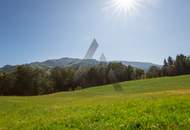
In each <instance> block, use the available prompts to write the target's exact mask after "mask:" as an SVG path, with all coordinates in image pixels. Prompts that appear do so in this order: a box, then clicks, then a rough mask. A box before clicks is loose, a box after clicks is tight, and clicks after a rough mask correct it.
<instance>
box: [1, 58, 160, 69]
mask: <svg viewBox="0 0 190 130" xmlns="http://www.w3.org/2000/svg"><path fill="white" fill-rule="evenodd" d="M114 62H121V63H123V64H124V65H131V66H133V67H137V68H141V69H144V70H145V71H147V70H148V68H149V67H150V66H153V65H154V66H158V67H161V66H160V65H157V64H153V63H146V62H129V61H114ZM99 63H100V61H97V60H95V59H85V60H83V59H78V58H61V59H52V60H47V61H44V62H33V63H29V64H25V65H29V66H31V67H33V68H40V69H45V70H48V69H51V68H55V67H61V68H65V67H76V68H78V67H81V66H83V67H90V66H94V65H97V64H99ZM16 67H17V66H11V65H5V66H4V67H2V68H0V71H2V72H10V71H13V70H15V69H16Z"/></svg>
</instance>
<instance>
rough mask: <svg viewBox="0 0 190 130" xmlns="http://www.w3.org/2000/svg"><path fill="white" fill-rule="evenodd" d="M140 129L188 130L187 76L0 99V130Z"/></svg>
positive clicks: (189, 97) (189, 81) (189, 89)
mask: <svg viewBox="0 0 190 130" xmlns="http://www.w3.org/2000/svg"><path fill="white" fill-rule="evenodd" d="M117 88H119V89H117ZM141 129H142V130H143V129H146V130H147V129H149V130H159V129H160V130H163V129H164V130H170V129H171V130H173V129H176V130H190V75H186V76H177V77H164V78H155V79H147V80H137V81H128V82H123V83H120V84H114V85H105V86H100V87H93V88H88V89H84V90H78V91H74V92H61V93H56V94H51V95H44V96H34V97H14V96H10V97H9V96H7V97H0V130H141Z"/></svg>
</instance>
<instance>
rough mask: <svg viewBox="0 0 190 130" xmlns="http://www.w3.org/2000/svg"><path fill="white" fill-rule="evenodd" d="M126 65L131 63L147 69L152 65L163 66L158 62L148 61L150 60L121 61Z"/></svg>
mask: <svg viewBox="0 0 190 130" xmlns="http://www.w3.org/2000/svg"><path fill="white" fill-rule="evenodd" d="M121 63H123V64H124V65H131V66H133V67H137V68H141V69H143V70H145V71H147V70H148V69H149V68H150V67H151V66H157V67H162V66H161V65H158V64H153V63H148V62H134V61H121Z"/></svg>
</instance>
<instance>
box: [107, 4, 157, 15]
mask: <svg viewBox="0 0 190 130" xmlns="http://www.w3.org/2000/svg"><path fill="white" fill-rule="evenodd" d="M159 1H160V0H159ZM157 2H158V0H108V1H107V4H106V7H105V8H104V9H106V10H109V11H110V10H111V11H112V12H113V13H114V14H119V15H120V14H122V15H123V14H124V15H135V14H137V13H139V11H140V9H142V8H144V7H148V6H150V7H152V6H155V5H156V3H157Z"/></svg>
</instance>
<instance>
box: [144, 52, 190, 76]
mask: <svg viewBox="0 0 190 130" xmlns="http://www.w3.org/2000/svg"><path fill="white" fill-rule="evenodd" d="M184 74H190V56H185V55H183V54H180V55H177V56H176V58H175V59H173V58H172V57H171V56H169V57H168V58H167V59H164V65H163V66H162V67H161V68H159V67H157V66H152V67H150V68H149V70H148V72H147V73H146V77H147V78H155V77H161V76H177V75H184Z"/></svg>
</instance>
